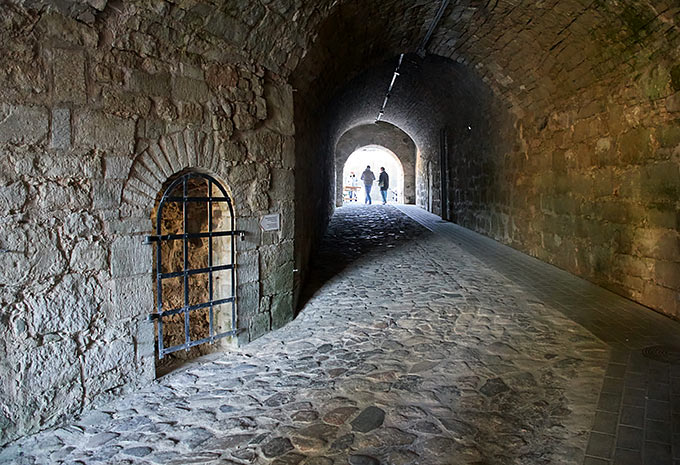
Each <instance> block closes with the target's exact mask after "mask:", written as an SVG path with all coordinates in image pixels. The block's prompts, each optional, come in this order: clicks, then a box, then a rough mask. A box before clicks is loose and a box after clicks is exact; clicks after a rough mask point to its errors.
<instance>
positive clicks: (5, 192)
mask: <svg viewBox="0 0 680 465" xmlns="http://www.w3.org/2000/svg"><path fill="white" fill-rule="evenodd" d="M27 198H28V189H27V188H26V185H25V184H24V183H23V182H22V181H17V182H13V183H12V184H10V185H8V186H0V213H2V214H4V215H7V214H8V213H10V212H16V211H19V210H21V209H22V208H23V206H24V204H25V203H26V200H27Z"/></svg>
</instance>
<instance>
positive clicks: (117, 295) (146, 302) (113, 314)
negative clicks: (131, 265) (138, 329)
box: [108, 275, 154, 320]
mask: <svg viewBox="0 0 680 465" xmlns="http://www.w3.org/2000/svg"><path fill="white" fill-rule="evenodd" d="M153 285H154V281H153V280H152V279H150V278H149V276H144V275H137V276H126V277H122V278H116V279H113V280H112V281H111V283H110V284H109V287H110V288H111V295H112V298H113V302H112V306H111V308H110V309H109V311H110V313H109V315H108V316H109V317H110V318H112V319H113V320H122V319H126V318H133V317H144V316H146V315H147V314H149V313H152V312H153V311H154V295H153Z"/></svg>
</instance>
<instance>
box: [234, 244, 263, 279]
mask: <svg viewBox="0 0 680 465" xmlns="http://www.w3.org/2000/svg"><path fill="white" fill-rule="evenodd" d="M259 279H260V267H259V255H258V253H257V251H256V250H251V251H248V252H238V253H237V255H236V281H237V282H238V283H239V284H245V283H251V282H257V281H258V280H259Z"/></svg>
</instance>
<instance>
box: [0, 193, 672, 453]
mask: <svg viewBox="0 0 680 465" xmlns="http://www.w3.org/2000/svg"><path fill="white" fill-rule="evenodd" d="M402 211H403V212H406V213H407V214H409V215H411V216H416V217H418V215H419V214H420V213H419V212H418V211H417V209H407V208H404V209H403V210H402ZM418 218H419V221H421V222H422V223H424V224H426V225H428V227H429V228H430V229H433V230H435V231H437V227H436V222H435V220H434V219H433V218H434V217H432V215H429V216H428V215H427V214H425V216H421V217H418ZM428 222H429V223H428ZM470 234H471V233H470ZM461 237H462V236H461ZM466 237H467V236H466ZM470 237H472V239H469V238H468V242H470V241H472V242H474V240H478V241H482V239H479V238H477V239H475V237H473V236H470ZM452 239H454V240H452ZM480 243H482V242H480ZM468 245H469V244H468V243H466V242H465V240H463V239H461V238H460V237H459V238H458V239H455V238H454V237H453V236H451V234H449V232H447V231H437V232H433V231H431V230H428V229H426V228H424V227H423V226H422V225H421V224H419V223H417V222H416V221H414V220H412V219H411V218H409V216H407V215H405V214H404V213H402V212H400V211H399V210H398V209H396V208H394V207H389V206H387V207H383V206H370V207H364V206H352V207H343V208H341V209H339V210H338V211H337V213H336V215H335V217H334V218H333V222H332V224H331V226H330V229H329V232H328V234H327V237H326V239H325V242H324V245H323V247H322V250H321V253H320V256H319V260H318V263H317V264H316V265H315V273H314V276H315V277H316V278H317V279H316V281H315V282H314V283H312V288H311V290H312V291H314V292H310V293H309V295H310V297H309V300H308V301H307V304H306V306H305V307H304V308H303V309H302V311H301V312H300V314H299V316H298V317H297V319H296V320H295V321H293V322H292V323H290V324H288V325H287V326H286V327H285V328H283V329H281V330H278V331H275V332H273V333H270V334H268V335H266V336H264V337H262V338H260V339H258V340H257V341H255V342H253V343H252V344H249V345H248V346H246V347H243V348H241V349H240V350H238V351H236V352H231V353H225V354H212V355H210V356H207V357H204V358H201V359H199V360H197V361H196V362H194V363H192V364H190V365H188V366H187V367H186V368H183V369H182V370H179V371H177V372H174V373H171V374H169V375H167V376H165V377H163V378H162V379H160V380H159V381H158V382H157V383H154V384H153V385H152V386H149V387H148V388H147V389H144V390H142V391H139V392H137V393H135V394H133V395H129V396H126V397H125V398H124V399H121V400H119V401H117V402H114V403H111V404H109V405H107V406H105V407H102V408H99V409H96V410H94V411H91V412H90V413H88V414H87V415H85V416H84V417H83V418H81V419H80V420H79V421H78V422H77V423H74V424H72V425H68V426H64V427H61V428H58V429H53V430H50V431H45V432H43V433H40V434H37V435H34V436H31V437H27V438H24V439H22V440H21V441H19V442H16V443H13V444H11V445H10V446H8V447H6V448H5V449H4V450H2V451H0V463H16V464H47V463H49V464H52V463H54V464H60V463H67V464H81V463H86V464H97V463H115V464H176V465H180V464H181V465H184V464H199V463H200V464H251V463H255V464H277V465H284V464H307V465H311V464H319V465H326V464H328V465H332V464H347V463H349V464H352V465H359V464H368V465H370V464H418V465H421V464H423V465H425V464H478V465H481V464H506V463H507V464H523V465H524V464H582V463H584V460H586V462H585V463H587V464H589V465H590V464H596V463H597V464H599V463H602V464H605V463H611V462H610V460H617V462H616V463H642V462H641V461H639V462H635V461H629V462H622V461H621V462H619V461H618V460H619V457H623V455H622V452H621V451H627V452H630V453H629V454H628V456H629V458H631V457H632V459H631V460H634V457H635V454H634V452H635V449H631V448H630V447H624V446H636V445H637V443H633V442H631V444H628V443H624V442H621V443H619V441H627V440H630V441H634V440H635V438H634V437H632V436H630V435H628V436H626V434H627V432H626V431H624V430H621V428H622V427H623V426H626V425H623V424H621V419H622V417H623V416H624V415H626V414H627V413H631V412H627V411H624V410H623V409H624V408H626V407H629V406H632V405H628V404H626V399H629V400H630V401H631V402H632V401H634V400H635V399H637V400H638V401H640V399H639V396H640V395H642V399H641V401H642V402H643V406H644V405H646V404H644V402H645V401H646V396H647V395H648V394H649V393H648V392H646V391H645V392H644V393H643V392H642V389H643V388H642V387H640V386H641V384H640V383H643V384H644V383H647V384H644V386H645V388H646V387H647V386H648V385H650V386H651V385H655V386H660V385H661V384H663V383H660V384H659V383H657V382H654V383H649V382H648V381H646V380H647V378H646V377H645V376H647V374H649V373H652V372H654V373H657V372H661V373H657V374H659V376H661V377H662V381H663V380H664V379H665V380H666V381H667V384H666V385H665V386H666V388H667V391H668V392H667V393H668V396H670V392H671V389H670V388H669V386H671V385H673V386H674V385H675V384H673V383H674V382H675V381H677V380H678V378H675V377H674V375H677V374H678V373H675V371H674V370H673V369H671V368H670V367H669V366H668V365H666V364H662V363H660V364H657V365H655V364H654V363H653V362H650V363H647V362H645V361H644V360H641V359H640V358H639V357H637V356H636V355H635V354H636V352H635V350H636V349H635V348H632V347H625V348H622V347H621V346H616V345H614V344H612V343H611V341H609V340H608V339H606V340H603V339H602V338H601V337H597V336H596V335H598V334H599V333H598V331H593V328H589V327H588V325H587V324H583V322H580V323H577V322H575V321H574V320H575V319H576V318H575V317H574V316H573V315H570V313H569V311H567V310H568V309H566V307H564V306H561V305H560V303H559V302H560V300H559V299H555V298H546V296H547V297H550V294H549V293H548V294H545V295H542V294H541V293H540V292H538V291H537V290H536V288H532V287H531V286H528V285H527V283H526V282H522V279H517V277H516V276H512V275H513V273H509V272H508V270H507V269H505V268H504V267H503V266H501V265H498V266H496V265H494V263H495V262H493V260H491V262H493V263H491V265H489V264H486V263H485V262H482V261H480V259H479V258H478V256H479V254H477V253H472V252H471V251H470V250H472V249H470V247H468ZM494 250H495V249H494ZM496 253H497V254H498V256H502V255H503V254H502V253H501V252H498V251H496ZM508 253H510V252H508ZM517 259H518V260H519V259H520V258H517ZM511 265H512V264H511ZM540 266H542V265H534V264H532V265H531V266H529V268H531V269H534V268H535V267H540ZM545 266H547V265H545ZM511 268H512V266H511ZM512 269H515V270H516V268H512ZM537 269H538V268H537ZM514 274H518V273H517V272H515V273H514ZM520 274H522V273H520ZM527 281H532V280H530V279H527ZM553 284H554V285H555V286H557V287H558V288H559V289H560V292H565V293H566V294H567V298H568V297H569V295H568V292H567V291H568V289H567V290H564V289H562V286H561V284H560V282H555V283H553ZM539 287H540V289H548V288H547V286H543V287H541V286H539ZM564 287H567V286H566V285H564ZM584 289H586V288H584ZM587 289H589V288H587ZM587 289H586V290H587ZM571 292H572V293H574V292H576V293H580V292H581V288H577V289H576V290H572V291H571ZM572 297H573V296H572ZM607 298H608V299H610V300H609V301H608V302H609V303H611V302H614V303H619V304H621V303H622V302H627V301H625V300H624V299H619V298H615V297H611V295H609V294H607ZM611 299H613V300H611ZM616 299H619V300H616ZM610 312H611V313H610V314H609V316H610V319H613V315H615V312H616V310H615V309H610ZM647 312H649V311H647ZM649 313H651V312H649ZM627 318H632V319H633V320H635V317H634V316H627ZM650 318H651V319H652V320H653V321H652V322H651V323H650V322H649V321H647V320H645V322H644V325H643V326H644V327H645V328H649V330H650V331H651V330H653V329H654V328H655V327H657V329H659V331H661V326H663V325H666V326H668V325H669V324H671V325H675V324H674V323H671V322H670V321H668V320H666V319H661V320H656V319H655V318H656V317H650ZM659 318H660V317H659ZM597 321H598V322H599V323H598V324H599V325H600V326H602V327H603V329H602V330H600V333H601V332H602V331H604V332H606V321H605V320H603V317H600V318H599V319H598V320H597ZM591 326H592V325H591ZM676 326H677V325H676ZM675 329H677V327H675ZM663 331H666V330H665V329H664V330H663ZM664 334H665V333H664ZM634 355H635V356H634ZM632 360H633V361H634V363H633V365H631V361H632ZM645 360H646V359H645ZM631 366H632V371H631ZM640 370H643V372H644V373H645V374H641V371H640ZM663 370H665V372H664V371H663ZM664 374H665V376H666V378H663V375H664ZM629 375H635V376H634V379H635V380H636V382H637V383H638V384H637V385H636V386H637V387H635V388H632V387H631V386H629V385H628V381H627V379H628V378H626V376H629ZM643 378H644V379H643ZM630 379H633V378H630ZM677 384H678V385H680V383H677ZM629 389H637V392H632V391H631V392H632V394H631V392H629ZM660 390H661V391H663V389H662V388H661V389H660ZM617 393H618V394H617ZM609 394H612V396H607V395H609ZM603 395H605V397H603ZM635 395H637V396H638V397H635ZM659 395H663V392H662V393H661V394H659ZM631 396H632V397H631ZM672 400H673V399H671V398H670V397H669V398H668V399H667V402H666V404H667V405H666V404H664V405H656V404H655V405H653V406H652V407H651V410H654V408H656V410H655V412H656V413H655V415H657V416H664V415H667V418H666V417H664V418H666V421H667V424H666V423H663V421H664V420H658V423H657V424H653V425H647V424H645V423H644V422H645V421H657V420H650V419H647V417H645V415H646V413H645V412H646V411H650V407H649V406H647V407H644V408H643V407H639V406H638V407H635V408H638V409H640V408H641V409H642V411H643V412H642V417H641V418H642V422H643V424H642V425H641V426H640V425H639V427H638V429H640V430H641V431H643V436H642V439H641V440H640V448H639V449H638V450H639V454H643V452H644V450H646V449H644V447H643V444H652V442H653V443H654V444H660V445H663V444H664V443H663V442H662V441H657V442H654V438H655V437H656V436H654V435H663V436H664V438H666V437H667V438H666V439H668V444H669V445H668V452H669V456H668V457H669V458H670V453H671V449H670V447H671V446H670V444H671V441H672V439H673V437H674V436H673V435H672V432H673V428H672V427H668V428H667V429H666V430H665V431H660V432H659V431H657V429H658V428H661V427H662V426H664V425H666V426H669V425H670V422H671V421H672V420H671V409H670V406H671V401H672ZM659 402H662V401H659ZM664 406H668V410H667V411H666V413H664V412H663V411H662V410H663V408H662V407H664ZM674 412H675V411H674ZM603 413H604V414H609V416H602V415H601V414H603ZM633 413H635V412H632V413H631V414H633ZM638 413H639V412H638ZM674 418H675V417H674V416H673V419H674ZM638 420H639V419H638ZM625 421H632V420H627V419H626V420H625ZM601 422H604V423H602V425H600V423H601ZM674 423H676V425H677V422H674ZM626 427H628V428H629V429H632V427H631V425H627V426H626ZM647 427H649V428H652V429H648V428H647ZM612 428H613V430H612ZM602 429H606V431H600V430H602ZM654 431H656V432H655V433H654V434H653V435H652V437H651V440H650V437H648V436H645V434H648V433H649V434H651V432H654ZM598 435H599V436H598ZM600 436H601V437H600ZM622 438H623V439H622ZM612 441H613V442H612ZM655 447H656V446H655ZM605 449H606V450H605ZM650 450H651V449H650ZM631 451H632V452H631ZM586 454H587V456H586ZM607 454H609V455H607ZM614 454H618V455H616V458H615V456H614ZM660 454H661V455H658V456H654V457H658V458H659V460H662V459H664V457H665V456H663V452H660ZM605 455H607V456H605ZM646 457H647V456H646ZM649 457H652V456H649ZM595 460H599V461H595ZM649 460H651V459H648V460H647V464H648V465H649V464H654V465H656V464H657V463H658V464H664V463H673V462H672V461H670V462H665V461H653V462H652V461H649Z"/></svg>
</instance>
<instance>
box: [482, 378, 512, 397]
mask: <svg viewBox="0 0 680 465" xmlns="http://www.w3.org/2000/svg"><path fill="white" fill-rule="evenodd" d="M509 390H510V388H509V387H508V385H507V384H505V382H504V381H503V380H502V379H500V378H493V379H490V380H488V381H487V382H486V383H484V386H482V387H481V388H480V389H479V392H481V393H482V394H484V395H485V396H487V397H493V396H495V395H498V394H501V393H503V392H506V391H509Z"/></svg>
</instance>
